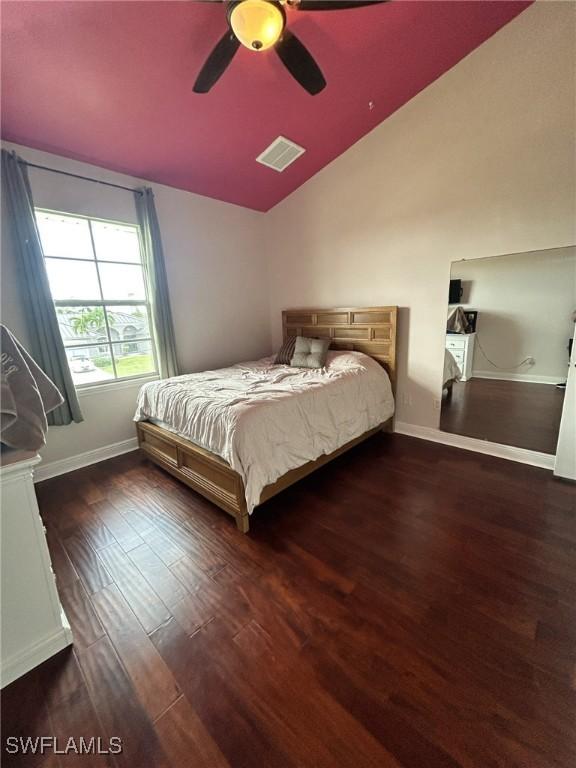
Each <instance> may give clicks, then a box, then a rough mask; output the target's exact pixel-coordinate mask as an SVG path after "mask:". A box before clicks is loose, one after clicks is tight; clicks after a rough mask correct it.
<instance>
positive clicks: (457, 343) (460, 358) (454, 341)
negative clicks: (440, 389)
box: [446, 333, 476, 381]
mask: <svg viewBox="0 0 576 768" xmlns="http://www.w3.org/2000/svg"><path fill="white" fill-rule="evenodd" d="M475 340H476V334H475V333H447V334H446V349H448V350H450V352H451V353H452V356H453V357H454V359H455V360H456V363H457V365H458V368H460V373H461V374H462V379H461V381H466V380H467V379H469V378H470V377H471V376H472V361H473V359H474V342H475Z"/></svg>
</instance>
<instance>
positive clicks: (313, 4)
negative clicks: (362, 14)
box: [294, 0, 388, 11]
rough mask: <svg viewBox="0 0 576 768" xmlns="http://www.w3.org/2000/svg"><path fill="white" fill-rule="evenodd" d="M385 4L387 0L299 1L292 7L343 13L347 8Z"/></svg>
mask: <svg viewBox="0 0 576 768" xmlns="http://www.w3.org/2000/svg"><path fill="white" fill-rule="evenodd" d="M387 2H388V0H299V2H298V1H297V2H295V3H294V7H295V8H296V9H297V10H298V11H344V10H346V9H347V8H362V7H363V6H366V5H380V4H381V3H387Z"/></svg>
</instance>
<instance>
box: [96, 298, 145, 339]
mask: <svg viewBox="0 0 576 768" xmlns="http://www.w3.org/2000/svg"><path fill="white" fill-rule="evenodd" d="M106 312H107V314H108V323H109V325H110V334H111V336H112V341H130V340H131V339H142V338H144V339H146V338H150V337H151V336H152V334H151V332H150V321H149V318H148V309H147V307H146V306H144V305H142V306H137V307H130V306H128V307H117V306H114V307H106Z"/></svg>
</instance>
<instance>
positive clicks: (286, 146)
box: [256, 136, 306, 172]
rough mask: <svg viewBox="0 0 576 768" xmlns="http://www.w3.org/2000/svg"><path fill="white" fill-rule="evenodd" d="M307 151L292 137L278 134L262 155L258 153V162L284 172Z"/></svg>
mask: <svg viewBox="0 0 576 768" xmlns="http://www.w3.org/2000/svg"><path fill="white" fill-rule="evenodd" d="M305 151H306V150H305V149H304V147H299V146H298V144H294V142H293V141H290V139H286V138H284V136H278V138H277V139H275V140H274V141H273V142H272V144H270V146H269V147H267V148H266V149H265V150H264V152H262V154H261V155H258V157H257V158H256V162H257V163H262V165H266V166H268V168H273V169H274V170H275V171H278V172H282V171H283V170H285V169H286V168H288V166H289V165H290V164H291V163H293V162H294V160H296V159H297V158H298V157H300V155H302V154H304V152H305Z"/></svg>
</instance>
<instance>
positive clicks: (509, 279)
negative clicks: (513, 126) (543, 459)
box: [440, 247, 576, 454]
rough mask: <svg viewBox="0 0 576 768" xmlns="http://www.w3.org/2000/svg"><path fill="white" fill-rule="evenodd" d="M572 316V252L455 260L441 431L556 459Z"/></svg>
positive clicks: (575, 304)
mask: <svg viewBox="0 0 576 768" xmlns="http://www.w3.org/2000/svg"><path fill="white" fill-rule="evenodd" d="M575 313H576V247H568V248H557V249H551V250H545V251H531V252H528V253H515V254H510V255H505V256H495V257H490V258H485V259H474V260H468V261H456V262H454V263H453V264H452V268H451V275H450V286H449V298H448V311H447V322H446V346H445V357H444V377H443V392H442V407H441V420H440V428H441V429H442V430H443V431H445V432H451V433H454V434H458V435H464V436H466V437H473V438H478V439H480V440H487V441H490V442H492V443H500V444H503V445H509V446H515V447H518V448H527V449H529V450H532V451H538V452H541V453H546V454H555V453H556V443H557V441H558V431H559V426H560V419H561V415H562V408H563V404H564V392H565V387H566V380H567V376H568V366H569V361H570V350H571V347H572V343H573V339H574V323H575V320H576V314H575Z"/></svg>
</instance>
